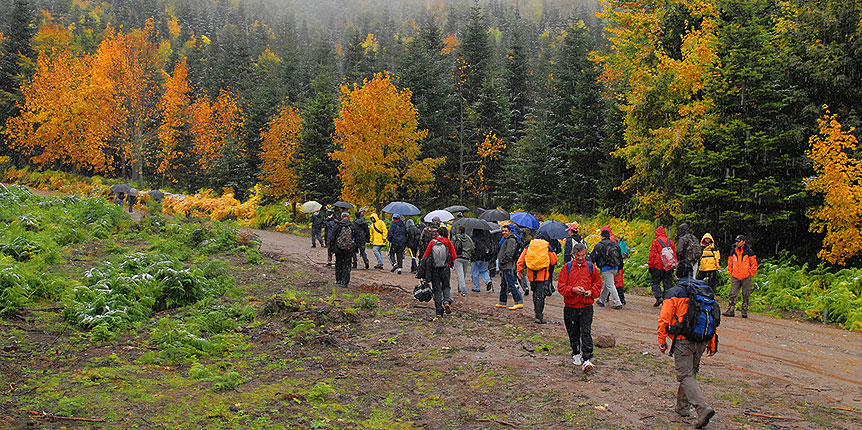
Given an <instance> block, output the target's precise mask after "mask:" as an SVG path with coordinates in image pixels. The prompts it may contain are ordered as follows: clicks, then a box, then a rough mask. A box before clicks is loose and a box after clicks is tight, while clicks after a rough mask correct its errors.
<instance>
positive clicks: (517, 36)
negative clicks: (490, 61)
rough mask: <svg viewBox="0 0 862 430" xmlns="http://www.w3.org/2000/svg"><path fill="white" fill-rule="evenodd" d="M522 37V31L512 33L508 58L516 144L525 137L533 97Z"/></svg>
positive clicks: (513, 137)
mask: <svg viewBox="0 0 862 430" xmlns="http://www.w3.org/2000/svg"><path fill="white" fill-rule="evenodd" d="M522 37H523V36H522V35H521V32H520V30H517V29H516V30H514V31H513V32H512V42H511V45H510V46H509V53H508V55H507V57H506V89H507V90H508V92H509V104H510V106H511V111H510V116H509V123H510V124H511V127H512V139H513V141H515V142H517V141H518V140H521V138H523V137H524V134H525V131H526V127H527V124H526V121H527V113H528V112H529V109H530V96H531V93H530V87H529V79H530V69H529V60H528V58H527V53H526V48H525V47H524V43H523V42H522V40H521V39H522Z"/></svg>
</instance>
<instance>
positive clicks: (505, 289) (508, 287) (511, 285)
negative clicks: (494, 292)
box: [500, 269, 524, 305]
mask: <svg viewBox="0 0 862 430" xmlns="http://www.w3.org/2000/svg"><path fill="white" fill-rule="evenodd" d="M500 278H501V279H500V304H501V305H505V304H506V302H507V301H508V299H509V292H510V291H511V292H512V299H514V300H515V304H516V305H517V304H519V303H524V298H523V297H521V291H520V290H519V289H518V281H516V280H515V269H506V270H504V271H503V272H501V273H500Z"/></svg>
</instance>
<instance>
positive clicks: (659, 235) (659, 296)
mask: <svg viewBox="0 0 862 430" xmlns="http://www.w3.org/2000/svg"><path fill="white" fill-rule="evenodd" d="M664 248H670V250H671V251H673V253H672V255H670V258H673V259H674V260H675V259H676V258H675V256H676V244H674V243H673V240H671V239H669V238H668V237H667V233H666V232H665V230H664V226H661V225H660V226H658V227H657V228H656V229H655V239H653V241H652V246H651V247H650V250H649V258H648V259H647V265H648V266H649V274H650V287H651V288H652V295H653V296H654V297H655V303H653V307H659V306H661V301H662V300H663V297H664V292H665V291H667V290H668V288H670V287H671V286H672V284H673V269H674V268H673V267H671V268H665V261H670V260H668V255H667V252H665V253H664V255H663V252H662V251H663V250H664Z"/></svg>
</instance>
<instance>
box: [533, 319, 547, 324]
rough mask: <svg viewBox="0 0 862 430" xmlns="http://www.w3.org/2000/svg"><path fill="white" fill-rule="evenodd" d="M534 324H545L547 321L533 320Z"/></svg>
mask: <svg viewBox="0 0 862 430" xmlns="http://www.w3.org/2000/svg"><path fill="white" fill-rule="evenodd" d="M533 322H534V323H536V324H545V320H544V319H542V318H536V319H534V320H533Z"/></svg>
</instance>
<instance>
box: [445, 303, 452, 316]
mask: <svg viewBox="0 0 862 430" xmlns="http://www.w3.org/2000/svg"><path fill="white" fill-rule="evenodd" d="M443 312H446V313H447V314H451V313H452V304H451V303H449V302H446V303H443Z"/></svg>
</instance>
